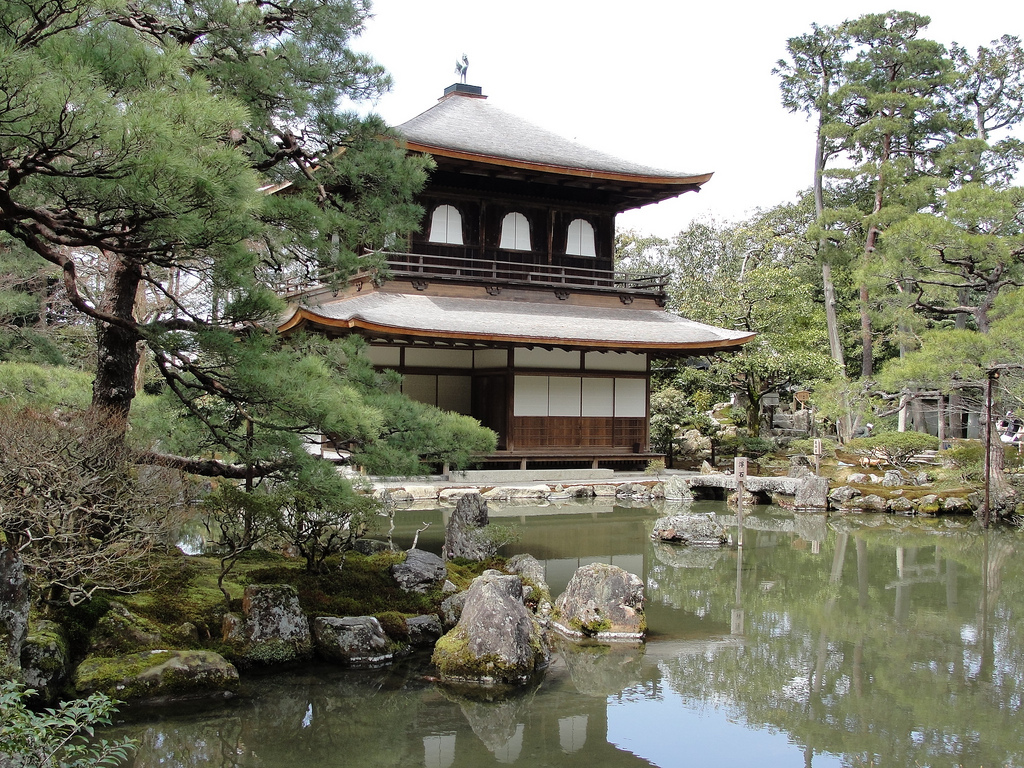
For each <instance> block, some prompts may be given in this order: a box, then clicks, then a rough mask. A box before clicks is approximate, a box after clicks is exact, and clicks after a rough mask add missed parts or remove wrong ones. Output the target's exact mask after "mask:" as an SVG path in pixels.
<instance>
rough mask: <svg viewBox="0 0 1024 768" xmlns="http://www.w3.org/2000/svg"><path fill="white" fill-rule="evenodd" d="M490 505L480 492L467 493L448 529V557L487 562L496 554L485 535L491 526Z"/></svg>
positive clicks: (450, 519) (445, 545)
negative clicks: (488, 512) (488, 516)
mask: <svg viewBox="0 0 1024 768" xmlns="http://www.w3.org/2000/svg"><path fill="white" fill-rule="evenodd" d="M487 522H488V518H487V502H486V501H485V500H484V497H483V496H481V495H480V494H479V493H467V494H465V495H463V496H462V497H461V498H460V499H459V500H458V502H457V503H456V504H455V511H454V512H452V516H451V517H450V518H449V519H448V525H446V526H445V529H444V550H443V553H444V558H445V559H446V560H451V559H452V558H453V557H464V558H466V559H467V560H476V561H480V560H486V559H487V558H488V557H490V556H491V555H493V554H494V551H493V547H492V546H491V545H490V543H489V542H488V540H487V536H486V535H485V534H484V529H485V528H486V527H487Z"/></svg>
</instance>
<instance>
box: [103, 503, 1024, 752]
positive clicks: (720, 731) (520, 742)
mask: <svg viewBox="0 0 1024 768" xmlns="http://www.w3.org/2000/svg"><path fill="white" fill-rule="evenodd" d="M698 507H699V508H702V509H716V507H715V506H714V505H708V504H704V505H698ZM717 511H719V513H721V514H722V515H723V516H727V514H728V513H727V511H726V510H725V509H724V508H722V507H717ZM424 514H425V513H423V512H422V511H417V512H415V513H414V515H413V516H412V517H414V518H415V520H413V519H412V517H410V520H409V523H408V525H407V526H406V527H407V528H408V530H405V529H403V528H402V525H401V524H400V525H399V527H398V529H397V531H396V533H397V536H398V541H399V542H400V543H401V542H402V537H403V536H406V537H407V538H408V539H409V541H411V537H412V534H413V533H414V532H415V530H416V528H418V527H422V521H423V520H424V519H427V518H426V517H424ZM434 514H436V516H437V518H438V523H439V524H438V525H437V526H432V528H438V529H443V526H442V525H441V524H440V523H441V513H440V512H437V513H434ZM502 514H503V513H499V514H498V515H497V516H502ZM657 515H658V513H657V512H656V511H655V510H652V509H649V508H644V509H629V508H622V507H613V506H610V505H609V506H607V507H601V506H599V505H597V506H590V507H586V508H584V509H583V511H582V512H581V511H575V512H573V511H569V510H568V508H567V507H563V508H560V509H556V508H550V509H546V510H544V509H542V510H531V511H529V512H524V511H522V510H514V511H512V512H510V513H508V515H506V516H515V517H518V518H519V520H518V521H517V526H518V528H519V531H520V540H519V542H518V543H517V544H516V545H515V547H514V548H512V550H511V551H510V552H509V554H515V553H517V552H520V551H526V552H532V553H533V554H535V555H537V556H538V557H540V558H541V559H542V560H544V561H547V562H548V563H549V571H548V573H549V579H548V580H549V582H552V584H551V586H552V589H553V590H555V591H557V590H560V589H561V588H562V587H564V581H563V582H561V583H559V579H563V578H567V576H565V574H571V570H572V567H575V565H574V564H584V563H586V562H611V561H613V560H614V561H619V562H622V561H626V562H630V563H632V564H634V568H633V569H632V570H634V571H637V570H642V573H641V574H640V575H641V576H642V577H643V579H644V581H645V584H646V588H647V600H648V604H647V612H648V623H649V626H650V630H651V635H650V638H649V641H648V642H647V643H646V644H645V645H641V646H632V647H630V646H605V645H594V644H590V645H577V644H573V643H566V642H559V643H558V644H557V647H556V652H555V654H554V661H553V663H552V666H551V668H550V669H549V670H548V672H547V674H546V675H545V676H544V677H543V679H542V680H541V681H540V682H539V683H538V684H537V685H536V686H534V687H532V688H530V689H528V690H526V691H522V692H519V693H518V694H517V695H515V696H512V697H509V698H501V697H496V698H495V700H493V701H488V700H486V699H481V698H479V697H472V698H467V697H465V696H463V695H461V694H459V693H457V692H452V691H445V690H442V689H440V688H438V687H437V686H436V685H435V684H433V683H431V682H429V681H427V680H425V679H424V678H423V676H422V675H423V674H424V672H426V671H428V670H427V668H426V666H425V660H424V659H422V658H415V659H412V660H409V661H407V662H405V663H404V664H401V665H397V666H396V667H394V668H392V669H390V670H384V671H377V672H346V671H343V670H338V669H328V668H316V669H308V670H303V671H301V672H292V673H289V674H279V675H273V676H269V677H265V678H261V679H255V680H254V679H250V680H249V681H248V682H247V685H246V691H245V692H244V693H243V695H242V696H240V697H238V698H237V699H236V700H234V701H231V702H228V703H226V704H222V705H219V706H217V707H213V708H208V709H206V710H205V711H195V709H194V708H193V710H192V711H190V712H185V713H181V712H170V711H168V710H160V711H158V712H156V713H154V712H153V711H148V712H144V711H141V710H137V711H134V712H131V713H129V714H130V716H131V717H132V718H133V720H134V721H133V722H132V723H129V724H126V725H124V726H122V727H121V728H119V730H121V731H125V732H128V733H130V734H131V735H133V736H135V737H136V738H138V739H140V740H141V742H142V748H141V749H140V752H139V755H138V757H137V758H136V761H135V765H136V766H139V767H140V768H141V766H154V768H155V766H157V765H160V766H165V767H166V766H170V767H172V768H173V767H175V766H180V767H181V768H191V766H217V767H219V766H260V768H277V767H278V766H281V767H284V766H288V767H289V768H290V767H291V766H302V765H305V764H308V765H310V766H312V765H316V766H318V767H319V766H335V765H337V766H342V765H363V764H366V765H374V766H416V765H423V766H429V767H430V768H449V767H450V766H455V767H456V768H461V767H462V766H480V765H495V764H518V765H524V766H530V767H531V768H535V767H538V766H548V765H550V766H556V765H557V766H564V767H567V768H573V767H574V766H587V768H603V767H608V766H619V765H623V766H626V765H629V766H641V765H651V764H654V765H661V766H674V765H680V764H681V763H682V762H685V763H686V764H691V763H693V764H705V765H709V764H715V763H716V762H721V763H725V764H757V765H759V766H771V765H786V766H789V765H793V764H797V763H798V762H802V763H803V764H804V765H815V766H826V765H893V766H910V765H929V766H950V767H952V766H959V765H993V766H994V765H1022V764H1024V725H1022V719H1021V718H1020V713H1019V710H1020V706H1021V699H1022V690H1021V686H1022V681H1024V631H1022V630H1024V627H1021V626H1020V624H1021V621H1022V617H1024V563H1022V562H1021V558H1020V557H1019V556H1018V555H1019V552H1018V550H1019V542H1018V534H1017V532H1016V531H1011V530H992V531H989V532H988V533H984V532H982V531H981V530H980V529H979V530H975V529H974V527H973V526H971V525H970V524H969V523H968V522H967V521H965V520H963V519H952V518H939V519H936V520H921V521H916V520H909V519H904V518H893V517H891V516H875V515H858V516H849V517H843V516H832V517H828V516H825V515H795V514H793V513H787V512H784V511H782V510H778V509H774V508H755V509H754V510H751V511H750V514H748V515H747V516H746V519H745V521H744V522H745V525H744V528H745V537H744V547H743V551H742V555H740V553H738V552H737V551H736V550H735V549H731V550H730V549H726V550H722V551H719V552H706V551H703V552H687V551H681V550H674V549H672V548H670V547H666V545H664V544H660V543H655V542H652V541H651V540H650V538H649V531H650V527H651V524H652V523H653V521H654V519H655V517H657ZM492 516H494V515H493V513H492ZM400 522H401V521H400ZM502 522H506V521H502ZM731 524H732V525H733V526H735V520H732V522H731ZM408 543H409V542H408V541H407V542H405V544H406V546H407V545H408ZM435 544H436V545H437V546H438V547H439V542H432V541H431V540H429V539H428V540H427V541H426V542H424V541H423V539H422V538H421V546H427V547H433V546H435ZM570 566H571V567H570ZM552 574H555V576H556V578H554V579H552V578H551V575H552ZM684 744H685V745H686V746H685V747H683V746H681V745H684Z"/></svg>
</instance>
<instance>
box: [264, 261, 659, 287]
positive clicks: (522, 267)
mask: <svg viewBox="0 0 1024 768" xmlns="http://www.w3.org/2000/svg"><path fill="white" fill-rule="evenodd" d="M487 256H488V257H489V258H479V257H473V256H469V255H467V256H451V255H443V254H424V253H399V252H396V251H374V252H371V253H368V254H367V260H368V261H372V262H377V263H380V261H383V262H384V263H386V265H387V270H388V272H389V273H390V276H391V277H393V278H405V279H419V280H441V281H453V282H473V283H488V284H494V285H530V286H537V287H552V288H584V289H589V290H597V291H602V292H605V291H607V292H614V293H619V294H622V293H627V294H635V295H643V296H654V297H659V296H664V295H665V288H666V286H667V284H668V275H666V274H654V273H638V272H616V271H612V270H606V269H592V268H589V267H580V266H575V265H569V264H546V263H537V262H532V261H530V260H529V257H528V255H527V254H522V253H518V252H515V251H494V252H492V253H488V254H487ZM524 256H525V257H526V258H524ZM378 260H380V261H378ZM329 283H330V277H329V276H324V277H323V278H322V279H321V280H319V281H316V280H310V279H308V278H291V279H288V280H286V281H284V282H283V283H282V285H281V286H280V291H281V293H283V294H284V295H285V296H289V297H290V296H296V295H299V294H302V293H306V292H309V291H312V290H315V289H317V288H318V287H321V286H322V285H326V284H329Z"/></svg>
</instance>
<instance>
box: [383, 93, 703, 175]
mask: <svg viewBox="0 0 1024 768" xmlns="http://www.w3.org/2000/svg"><path fill="white" fill-rule="evenodd" d="M397 130H398V131H399V132H400V133H401V134H402V135H403V136H405V138H406V140H407V141H409V142H410V143H411V144H421V145H425V146H427V147H434V148H439V149H446V150H454V151H458V152H464V153H468V154H472V155H481V156H485V157H493V158H500V159H504V160H510V161H515V162H527V163H535V164H539V165H546V166H553V167H555V168H571V169H575V170H578V171H597V172H600V173H612V174H622V175H627V176H640V177H646V178H649V179H666V180H667V179H673V180H684V179H686V180H695V177H703V176H710V174H697V173H684V172H677V171H668V170H664V169H662V168H653V167H651V166H647V165H641V164H639V163H633V162H630V161H628V160H622V159H620V158H617V157H614V156H612V155H609V154H606V153H604V152H599V151H597V150H594V149H590V148H589V147H585V146H583V145H582V144H577V143H576V142H574V141H570V140H569V139H565V138H563V137H561V136H559V135H557V134H555V133H552V132H550V131H548V130H546V129H544V128H540V127H538V126H536V125H534V124H533V123H530V122H528V121H526V120H523V119H522V118H520V117H517V116H516V115H513V114H510V113H508V112H505V111H503V110H501V109H498V108H497V107H495V106H492V105H491V104H490V103H488V101H487V100H486V99H485V98H482V97H477V96H468V95H464V94H460V93H454V94H452V95H449V96H446V97H445V98H443V99H442V100H441V101H440V102H438V103H437V104H435V105H434V106H433V107H431V108H430V109H428V110H427V111H426V112H423V113H422V114H420V115H417V116H416V117H414V118H413V119H412V120H409V121H407V122H405V123H402V124H401V125H399V126H398V127H397ZM701 181H706V179H701Z"/></svg>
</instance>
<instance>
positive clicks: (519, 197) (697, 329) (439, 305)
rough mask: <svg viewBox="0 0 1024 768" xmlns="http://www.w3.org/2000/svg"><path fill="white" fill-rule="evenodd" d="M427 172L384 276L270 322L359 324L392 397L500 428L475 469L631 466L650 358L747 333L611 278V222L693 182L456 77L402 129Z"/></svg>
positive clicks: (698, 349) (643, 437)
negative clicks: (516, 109) (431, 167)
mask: <svg viewBox="0 0 1024 768" xmlns="http://www.w3.org/2000/svg"><path fill="white" fill-rule="evenodd" d="M398 130H399V131H400V132H401V133H402V135H403V136H404V137H405V139H406V142H407V145H408V150H409V151H410V152H422V153H427V154H429V155H431V156H432V157H433V158H434V160H435V162H436V164H437V169H436V171H434V172H433V174H432V175H431V178H430V181H429V182H428V184H427V187H426V188H425V189H424V191H423V192H422V194H421V196H420V203H421V204H422V205H423V207H424V210H425V218H424V222H423V227H422V229H421V231H420V233H418V234H416V235H414V236H413V237H412V238H411V239H410V240H409V242H408V243H407V245H406V247H405V248H404V251H405V252H398V251H394V252H387V253H386V254H384V255H385V257H386V259H387V263H388V266H389V272H390V277H389V279H388V280H387V281H386V282H384V283H383V284H377V283H379V280H376V281H375V280H373V279H370V278H371V277H372V276H369V275H365V274H364V275H357V276H355V277H354V278H352V279H351V280H350V281H349V283H348V285H347V287H345V288H343V289H342V290H340V291H335V290H333V289H327V288H323V289H320V290H306V291H304V292H303V293H302V295H301V299H300V300H299V301H297V302H296V303H295V304H294V306H293V308H292V310H291V313H290V315H289V316H288V317H287V319H286V320H285V322H284V323H283V325H282V326H281V330H282V331H283V332H288V331H291V330H294V329H298V328H303V327H304V328H308V329H310V330H316V331H318V332H321V333H325V334H328V335H343V334H350V333H357V334H360V335H362V336H364V337H365V338H366V339H367V340H368V341H369V343H370V356H371V359H372V360H373V362H374V363H375V364H376V365H378V366H381V367H387V368H393V369H395V370H397V371H399V372H400V373H402V374H403V377H404V378H403V391H404V392H405V393H406V394H407V395H408V396H410V397H412V398H414V399H416V400H420V401H423V402H427V403H431V404H434V405H437V406H438V407H440V408H444V409H447V410H452V411H456V412H458V413H464V414H469V415H471V416H473V417H475V418H477V419H479V420H480V422H481V423H483V424H484V425H485V426H487V427H490V428H491V429H493V430H494V431H495V432H497V434H498V441H499V442H498V451H497V453H495V454H494V455H492V456H490V457H488V458H487V460H488V461H489V462H501V463H507V464H508V465H510V466H520V467H522V468H525V467H526V465H527V462H536V463H541V462H543V463H549V464H550V463H555V462H558V463H564V464H568V463H577V464H585V465H588V466H594V467H596V466H598V465H599V464H613V463H614V464H618V465H623V464H627V463H630V464H637V463H641V462H642V461H645V460H646V459H647V458H650V457H651V456H652V454H651V453H650V452H649V451H650V447H649V429H648V401H649V378H650V361H651V358H652V356H687V355H702V354H708V353H710V352H715V351H724V350H735V349H738V348H739V346H740V345H742V344H743V343H745V342H746V341H749V340H750V338H752V336H751V335H750V334H746V333H741V332H736V331H730V330H725V329H722V328H715V327H712V326H708V325H704V324H701V323H695V322H691V321H689V320H686V319H684V318H681V317H678V316H676V315H673V314H671V313H669V312H666V311H665V310H664V305H665V286H666V279H667V276H666V275H654V274H644V275H640V274H624V273H619V272H616V271H615V266H614V254H613V250H614V237H615V215H616V214H617V213H619V212H621V211H625V210H629V209H631V208H636V207H639V206H643V205H647V204H650V203H654V202H657V201H660V200H664V199H667V198H671V197H674V196H676V195H679V194H682V193H683V192H689V191H696V190H698V189H699V188H700V186H701V185H702V184H704V183H705V182H707V181H708V179H710V178H711V174H709V173H707V174H686V173H671V172H668V171H663V170H659V169H655V168H649V167H646V166H642V165H637V164H635V163H630V162H628V161H624V160H620V159H618V158H615V157H611V156H609V155H606V154H603V153H600V152H595V151H593V150H590V149H588V148H586V147H583V146H580V145H579V144H576V143H574V142H571V141H568V140H566V139H563V138H561V137H559V136H556V135H554V134H552V133H550V132H548V131H545V130H543V129H541V128H538V127H536V126H534V125H532V124H530V123H528V122H526V121H524V120H521V119H520V118H518V117H515V116H513V115H511V114H509V113H507V112H503V111H502V110H500V109H497V108H496V107H494V106H493V105H491V104H490V103H489V102H488V101H486V97H485V96H483V95H482V93H481V91H480V88H478V87H476V86H470V85H465V84H457V85H453V86H450V87H449V88H448V89H446V91H445V94H444V96H443V97H442V98H441V100H440V101H439V102H438V103H437V104H436V105H435V106H434V107H432V108H431V109H429V110H427V111H426V112H424V113H422V114H421V115H419V116H417V117H415V118H413V119H412V120H409V121H408V122H406V123H404V124H402V125H401V126H399V127H398Z"/></svg>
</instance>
